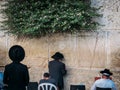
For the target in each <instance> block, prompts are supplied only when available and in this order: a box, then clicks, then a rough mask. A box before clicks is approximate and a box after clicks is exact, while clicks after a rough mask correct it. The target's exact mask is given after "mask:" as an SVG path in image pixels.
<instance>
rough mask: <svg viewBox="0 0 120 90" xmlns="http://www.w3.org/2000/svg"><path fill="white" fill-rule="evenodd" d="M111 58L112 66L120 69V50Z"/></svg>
mask: <svg viewBox="0 0 120 90" xmlns="http://www.w3.org/2000/svg"><path fill="white" fill-rule="evenodd" d="M111 56H112V60H111V63H112V66H113V67H120V48H119V49H117V51H115V52H113V53H111Z"/></svg>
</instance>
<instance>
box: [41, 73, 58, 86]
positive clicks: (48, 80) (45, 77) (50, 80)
mask: <svg viewBox="0 0 120 90" xmlns="http://www.w3.org/2000/svg"><path fill="white" fill-rule="evenodd" d="M41 83H52V84H54V85H56V86H57V84H56V81H55V79H53V78H51V77H50V74H49V73H47V72H45V73H44V74H43V79H41V80H40V81H39V84H41Z"/></svg>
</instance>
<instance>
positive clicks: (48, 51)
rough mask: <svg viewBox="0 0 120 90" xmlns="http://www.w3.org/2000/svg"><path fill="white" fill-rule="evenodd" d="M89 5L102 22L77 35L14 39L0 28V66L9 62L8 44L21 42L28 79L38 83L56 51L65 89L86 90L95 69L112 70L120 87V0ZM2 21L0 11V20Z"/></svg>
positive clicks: (119, 88)
mask: <svg viewBox="0 0 120 90" xmlns="http://www.w3.org/2000/svg"><path fill="white" fill-rule="evenodd" d="M91 2H92V4H91V5H92V6H95V7H100V10H99V11H98V12H99V13H101V14H103V16H102V17H101V18H96V20H97V21H98V22H99V23H100V24H102V26H99V27H98V30H97V31H96V32H94V31H91V32H83V33H80V34H62V35H61V34H56V35H51V36H46V37H42V38H40V39H28V38H21V39H17V38H16V37H15V36H13V35H10V34H7V33H4V32H3V31H2V27H0V68H1V71H4V66H5V65H6V64H8V63H10V62H11V60H10V59H9V57H8V50H9V48H10V47H11V46H12V45H15V44H18V45H21V46H22V47H23V48H24V49H25V52H26V57H25V59H24V60H23V61H22V63H24V64H26V65H27V66H28V68H29V73H30V81H31V82H39V80H40V79H41V78H42V74H43V73H44V72H46V71H48V62H49V61H50V60H52V58H51V56H52V55H53V54H54V53H55V52H57V51H59V52H62V53H63V54H64V56H65V60H64V61H63V62H64V63H65V64H66V68H67V75H66V76H65V77H64V83H65V89H64V90H69V89H70V85H72V84H75V85H79V84H84V85H85V87H86V90H90V88H91V86H92V84H93V83H94V77H96V76H100V73H99V71H100V70H103V69H104V68H108V69H110V70H111V71H112V72H113V76H112V79H113V81H115V84H116V85H117V87H118V90H120V39H119V38H120V18H119V17H120V1H119V0H91ZM2 4H4V1H3V0H0V9H2V8H3V7H2ZM2 20H4V18H3V14H2V13H0V21H2Z"/></svg>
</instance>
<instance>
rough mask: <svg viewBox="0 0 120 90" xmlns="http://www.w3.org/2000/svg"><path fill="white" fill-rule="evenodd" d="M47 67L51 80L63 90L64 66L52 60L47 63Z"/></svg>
mask: <svg viewBox="0 0 120 90" xmlns="http://www.w3.org/2000/svg"><path fill="white" fill-rule="evenodd" d="M48 67H49V73H50V76H51V78H53V79H55V80H56V82H57V85H58V87H59V88H60V89H62V88H64V81H63V76H64V75H65V74H66V68H65V64H64V63H62V62H60V61H58V60H53V61H50V62H49V66H48Z"/></svg>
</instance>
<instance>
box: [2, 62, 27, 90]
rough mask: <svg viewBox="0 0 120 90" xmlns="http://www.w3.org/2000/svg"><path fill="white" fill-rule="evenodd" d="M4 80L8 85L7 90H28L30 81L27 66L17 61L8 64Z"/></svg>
mask: <svg viewBox="0 0 120 90" xmlns="http://www.w3.org/2000/svg"><path fill="white" fill-rule="evenodd" d="M3 82H4V84H7V85H8V88H7V90H26V86H27V85H28V83H29V72H28V69H27V66H26V65H24V64H21V63H15V62H13V63H11V64H8V65H6V66H5V71H4V76H3Z"/></svg>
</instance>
